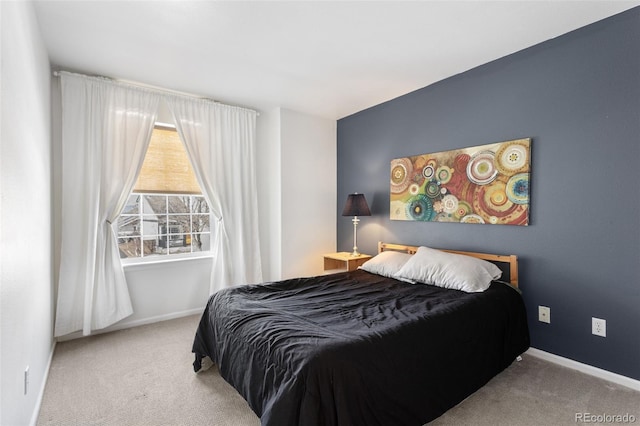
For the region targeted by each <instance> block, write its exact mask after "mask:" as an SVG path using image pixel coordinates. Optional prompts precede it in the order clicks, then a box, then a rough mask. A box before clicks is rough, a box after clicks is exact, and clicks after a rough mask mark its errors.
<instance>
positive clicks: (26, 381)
mask: <svg viewBox="0 0 640 426" xmlns="http://www.w3.org/2000/svg"><path fill="white" fill-rule="evenodd" d="M27 392H29V366H28V365H27V368H25V369H24V394H25V395H26V394H27Z"/></svg>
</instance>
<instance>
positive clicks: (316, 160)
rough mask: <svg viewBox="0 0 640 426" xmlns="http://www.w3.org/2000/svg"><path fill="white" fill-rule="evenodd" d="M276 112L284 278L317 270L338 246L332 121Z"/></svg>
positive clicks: (289, 112) (316, 273) (294, 113)
mask: <svg viewBox="0 0 640 426" xmlns="http://www.w3.org/2000/svg"><path fill="white" fill-rule="evenodd" d="M280 115H281V116H280V123H281V124H280V138H281V166H280V171H281V194H280V196H281V199H282V205H281V210H282V214H281V223H282V225H281V226H282V233H281V240H282V244H281V247H282V249H281V253H282V278H292V277H299V276H311V275H318V274H321V273H322V269H323V258H322V255H323V254H324V253H330V252H334V251H335V250H336V208H337V207H336V191H337V157H336V155H337V154H336V152H337V146H336V139H337V134H336V128H337V126H336V121H335V120H328V119H324V118H319V117H314V116H310V115H306V114H302V113H299V112H295V111H290V110H286V109H282V110H281V111H280Z"/></svg>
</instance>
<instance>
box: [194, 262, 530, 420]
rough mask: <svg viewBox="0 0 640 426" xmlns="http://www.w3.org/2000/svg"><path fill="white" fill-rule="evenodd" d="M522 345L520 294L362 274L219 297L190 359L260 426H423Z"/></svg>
mask: <svg viewBox="0 0 640 426" xmlns="http://www.w3.org/2000/svg"><path fill="white" fill-rule="evenodd" d="M528 347H529V334H528V329H527V322H526V315H525V310H524V304H523V302H522V299H521V296H520V294H519V293H518V292H517V291H516V290H514V289H513V288H511V287H510V286H508V285H507V284H504V283H497V282H494V283H492V284H491V287H490V288H489V289H488V290H487V291H485V292H483V293H472V294H470V293H463V292H460V291H456V290H447V289H441V288H439V287H434V286H429V285H421V284H416V285H412V284H407V283H403V282H400V281H397V280H393V279H389V278H384V277H381V276H378V275H374V274H370V273H368V272H365V271H361V270H358V271H353V272H345V273H339V274H334V275H326V276H319V277H313V278H300V279H292V280H286V281H280V282H276V283H269V284H262V285H249V286H242V287H235V288H230V289H225V290H221V291H219V292H217V293H216V294H214V295H213V296H211V298H210V299H209V302H208V304H207V307H206V308H205V311H204V314H203V316H202V319H201V321H200V325H199V327H198V330H197V333H196V336H195V340H194V343H193V352H194V353H195V354H196V361H195V362H194V367H195V369H196V371H197V370H199V369H200V361H201V360H202V358H204V357H205V356H208V357H210V358H211V360H212V361H213V362H214V363H216V364H217V366H218V369H219V371H220V374H221V375H222V377H224V378H225V380H227V381H228V382H229V383H231V385H233V386H234V387H235V388H236V389H237V390H238V392H240V394H241V395H242V396H243V397H244V398H245V399H246V400H247V402H248V404H249V406H250V407H251V408H252V409H253V411H254V412H255V413H256V414H257V415H258V416H260V418H261V423H262V425H263V426H290V425H291V426H293V425H304V426H314V425H367V426H373V425H382V426H389V425H422V424H424V423H426V422H428V421H430V420H432V419H434V418H436V417H438V416H440V415H441V414H442V413H444V412H445V411H446V410H448V409H449V408H451V407H453V406H454V405H456V404H457V403H459V402H460V401H462V400H463V399H464V398H466V397H467V396H468V395H470V394H471V393H473V392H474V391H476V390H477V389H478V388H480V387H481V386H482V385H484V384H485V383H486V382H487V381H489V379H491V378H492V377H493V376H495V375H496V374H497V373H499V372H500V371H502V370H503V369H504V368H506V367H507V366H508V365H509V364H511V362H512V361H513V360H514V359H515V358H516V357H517V356H518V355H519V354H521V353H522V352H524V351H525V350H526V349H527V348H528Z"/></svg>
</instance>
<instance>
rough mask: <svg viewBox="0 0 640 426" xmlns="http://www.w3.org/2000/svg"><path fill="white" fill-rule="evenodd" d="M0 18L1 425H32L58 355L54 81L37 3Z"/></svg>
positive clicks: (9, 7)
mask: <svg viewBox="0 0 640 426" xmlns="http://www.w3.org/2000/svg"><path fill="white" fill-rule="evenodd" d="M0 14H1V15H2V16H1V22H2V25H1V27H2V29H1V37H2V50H1V52H2V56H1V61H2V71H1V74H2V75H1V77H0V84H1V86H0V90H1V96H0V97H1V99H2V100H1V104H2V109H1V117H2V119H1V120H2V121H1V124H0V126H1V142H2V143H1V151H0V199H1V205H0V250H1V257H0V258H1V269H0V283H1V284H0V340H1V344H0V355H1V362H0V366H1V369H0V374H1V396H0V424H2V425H26V424H29V423H30V422H32V421H33V420H34V419H33V418H32V417H33V416H34V415H35V414H36V413H37V408H38V406H39V401H40V397H41V391H42V389H43V386H44V381H45V375H46V372H47V369H48V365H49V360H50V356H51V353H52V350H53V298H54V297H53V278H52V276H53V273H52V259H53V254H52V252H53V250H52V233H53V227H52V219H51V210H52V197H51V178H52V176H51V162H52V160H51V156H52V153H51V125H50V122H51V117H50V98H49V96H50V89H49V85H50V80H51V77H50V66H49V61H48V57H47V53H46V51H45V49H44V46H43V43H42V39H41V36H40V33H39V30H38V26H37V22H36V18H35V14H34V12H33V7H32V4H31V3H28V2H0ZM27 366H28V367H29V389H28V393H27V394H26V395H24V371H25V368H26V367H27Z"/></svg>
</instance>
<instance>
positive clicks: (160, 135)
mask: <svg viewBox="0 0 640 426" xmlns="http://www.w3.org/2000/svg"><path fill="white" fill-rule="evenodd" d="M133 192H151V193H154V192H155V193H162V194H201V193H202V191H201V190H200V186H199V185H198V180H197V179H196V176H195V173H194V172H193V168H192V167H191V162H189V158H188V157H187V152H186V151H185V149H184V145H183V144H182V141H181V140H180V136H178V132H177V131H176V130H175V129H172V128H167V127H160V126H156V127H155V128H154V129H153V133H152V135H151V141H150V142H149V148H148V149H147V153H146V155H145V158H144V163H143V164H142V169H141V170H140V175H139V176H138V180H137V182H136V185H135V187H134V189H133Z"/></svg>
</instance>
